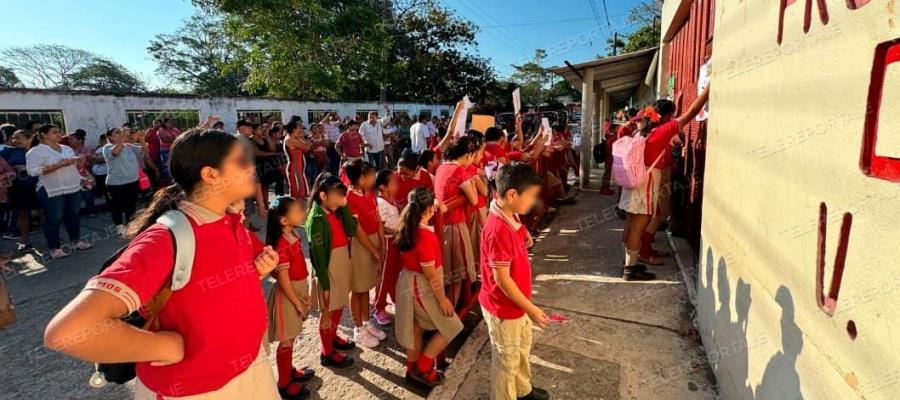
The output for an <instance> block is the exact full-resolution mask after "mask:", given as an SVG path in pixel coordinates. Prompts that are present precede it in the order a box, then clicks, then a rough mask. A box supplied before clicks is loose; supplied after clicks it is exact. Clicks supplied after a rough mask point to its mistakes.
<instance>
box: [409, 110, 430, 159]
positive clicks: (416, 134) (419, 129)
mask: <svg viewBox="0 0 900 400" xmlns="http://www.w3.org/2000/svg"><path fill="white" fill-rule="evenodd" d="M426 122H428V118H426V117H425V116H424V115H420V116H419V120H418V121H416V123H415V124H413V125H412V126H411V127H409V140H410V141H411V142H412V145H411V146H410V148H411V149H412V151H413V153H416V154H422V151H424V150H425V149H427V148H428V136H429V135H428V125H425V123H426Z"/></svg>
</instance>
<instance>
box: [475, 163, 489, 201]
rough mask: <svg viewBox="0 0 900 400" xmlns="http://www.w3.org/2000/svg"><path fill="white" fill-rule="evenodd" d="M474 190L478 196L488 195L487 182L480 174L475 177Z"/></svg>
mask: <svg viewBox="0 0 900 400" xmlns="http://www.w3.org/2000/svg"><path fill="white" fill-rule="evenodd" d="M480 171H482V172H483V171H484V169H480ZM474 182H475V189H476V191H477V192H478V194H479V195H482V196H487V195H488V187H487V182H485V180H484V178H482V177H481V175H480V174H478V175H475V179H474Z"/></svg>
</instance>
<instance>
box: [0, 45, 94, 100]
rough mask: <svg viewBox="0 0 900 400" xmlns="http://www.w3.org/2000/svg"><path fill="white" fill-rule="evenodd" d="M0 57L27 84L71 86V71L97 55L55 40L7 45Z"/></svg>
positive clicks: (76, 69) (53, 87)
mask: <svg viewBox="0 0 900 400" xmlns="http://www.w3.org/2000/svg"><path fill="white" fill-rule="evenodd" d="M0 57H2V58H3V60H4V62H5V63H7V65H8V66H9V68H10V69H12V70H13V71H15V73H16V74H17V75H18V76H21V77H24V78H25V79H26V80H28V81H29V83H30V84H31V85H33V86H37V87H40V88H47V89H71V88H72V82H71V76H72V74H73V73H75V72H77V71H79V70H81V69H83V68H85V67H88V66H90V65H92V64H95V63H96V61H97V60H98V59H100V56H98V55H96V54H94V53H91V52H89V51H86V50H80V49H73V48H71V47H66V46H63V45H58V44H37V45H33V46H27V47H9V48H6V49H4V50H2V51H0Z"/></svg>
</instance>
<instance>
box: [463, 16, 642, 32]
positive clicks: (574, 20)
mask: <svg viewBox="0 0 900 400" xmlns="http://www.w3.org/2000/svg"><path fill="white" fill-rule="evenodd" d="M622 15H626V14H615V15H612V16H613V17H615V16H622ZM593 19H594V18H593V17H588V18H572V19H559V20H554V21H534V22H522V23H517V24H506V25H489V26H482V27H481V29H492V28H508V27H514V26H533V25H549V24H560V23H565V22H578V21H590V20H593Z"/></svg>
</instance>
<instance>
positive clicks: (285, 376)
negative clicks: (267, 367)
mask: <svg viewBox="0 0 900 400" xmlns="http://www.w3.org/2000/svg"><path fill="white" fill-rule="evenodd" d="M293 356H294V346H293V345H291V346H278V350H277V351H276V352H275V364H276V365H277V366H278V386H281V387H285V386H287V385H288V384H289V383H291V371H292V370H293V369H294V360H293Z"/></svg>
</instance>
